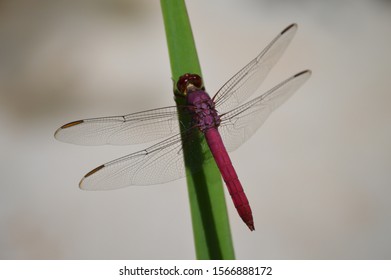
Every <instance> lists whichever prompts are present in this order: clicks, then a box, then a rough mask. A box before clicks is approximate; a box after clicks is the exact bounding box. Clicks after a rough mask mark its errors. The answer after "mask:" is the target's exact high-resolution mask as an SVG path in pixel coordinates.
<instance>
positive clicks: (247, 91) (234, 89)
mask: <svg viewBox="0 0 391 280" xmlns="http://www.w3.org/2000/svg"><path fill="white" fill-rule="evenodd" d="M296 30H297V25H296V24H292V25H290V26H288V27H287V28H285V29H284V30H283V31H282V32H281V33H280V34H279V35H278V36H277V37H276V38H274V40H273V41H271V42H270V44H269V45H268V46H267V47H266V48H265V49H264V50H263V51H262V52H261V53H260V54H259V55H258V56H257V57H256V58H254V59H253V60H251V61H250V62H249V63H248V64H247V65H246V66H245V67H243V68H242V69H241V70H240V71H239V72H238V73H236V74H235V75H234V76H233V77H232V78H231V79H230V80H228V81H227V82H226V83H225V84H224V85H223V86H222V87H221V88H220V90H219V91H218V92H217V93H216V95H215V96H214V97H213V100H214V101H215V103H216V109H217V111H219V112H220V113H225V112H228V111H229V110H232V109H233V108H235V107H237V106H238V105H240V104H241V103H242V102H243V101H245V100H246V99H247V98H249V97H250V96H251V95H252V94H253V93H254V92H255V90H256V89H257V88H258V87H259V86H260V85H261V84H262V82H263V81H264V80H265V78H266V76H267V74H268V73H269V72H270V70H271V69H272V68H273V66H274V65H275V64H276V62H277V61H278V60H279V58H280V57H281V55H282V54H283V53H284V51H285V49H286V48H287V46H288V45H289V43H290V42H291V41H292V39H293V36H294V35H295V33H296Z"/></svg>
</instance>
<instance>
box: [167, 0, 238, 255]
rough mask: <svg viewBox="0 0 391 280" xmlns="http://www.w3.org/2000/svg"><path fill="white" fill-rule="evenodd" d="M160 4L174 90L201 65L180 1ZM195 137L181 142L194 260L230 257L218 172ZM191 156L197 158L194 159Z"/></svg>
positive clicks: (180, 101) (181, 101)
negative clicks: (180, 81) (179, 79)
mask: <svg viewBox="0 0 391 280" xmlns="http://www.w3.org/2000/svg"><path fill="white" fill-rule="evenodd" d="M161 7H162V12H163V19H164V25H165V30H166V37H167V44H168V50H169V55H170V63H171V72H172V79H173V81H174V91H175V85H176V82H177V80H178V78H179V77H180V76H181V75H183V74H185V73H195V74H198V75H200V76H202V75H201V68H200V64H199V62H198V56H197V51H196V47H195V43H194V39H193V34H192V31H191V26H190V21H189V18H188V15H187V10H186V5H185V3H184V1H183V0H161ZM176 102H177V104H178V105H183V104H184V102H185V100H184V98H183V97H177V98H176ZM179 112H181V111H180V110H179ZM179 120H180V122H181V123H182V124H190V120H189V116H187V115H185V114H179ZM184 129H186V127H182V126H181V130H182V131H183V130H184ZM196 138H198V139H196V141H192V143H191V145H184V156H185V165H186V176H187V186H188V192H189V200H190V208H191V217H192V224H193V233H194V243H195V249H196V255H197V259H234V258H235V254H234V249H233V244H232V238H231V232H230V226H229V220H228V215H227V208H226V203H225V197H224V190H223V184H222V181H221V176H220V172H219V170H218V168H217V166H216V164H215V162H214V160H205V159H206V158H211V155H210V151H209V148H208V147H207V145H206V143H205V139H204V137H203V135H202V134H201V133H198V137H196ZM190 149H191V151H190ZM191 155H192V156H191ZM194 155H199V157H197V158H196V159H195V157H194ZM195 170H196V171H195Z"/></svg>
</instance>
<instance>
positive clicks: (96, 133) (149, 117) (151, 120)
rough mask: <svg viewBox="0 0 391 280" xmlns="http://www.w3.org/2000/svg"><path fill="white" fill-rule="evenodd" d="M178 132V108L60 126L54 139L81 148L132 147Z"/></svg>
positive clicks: (166, 108) (94, 119)
mask: <svg viewBox="0 0 391 280" xmlns="http://www.w3.org/2000/svg"><path fill="white" fill-rule="evenodd" d="M177 133H179V125H178V117H177V109H176V107H175V106H171V107H164V108H159V109H154V110H148V111H143V112H138V113H134V114H129V115H126V116H115V117H105V118H93V119H85V120H80V121H76V122H71V123H68V124H66V125H63V126H62V127H60V128H59V129H58V130H57V131H56V133H55V134H54V137H55V138H56V139H58V140H60V141H63V142H67V143H72V144H78V145H105V144H112V145H129V144H138V143H144V142H150V141H153V140H157V139H160V138H163V137H168V136H171V135H175V134H177Z"/></svg>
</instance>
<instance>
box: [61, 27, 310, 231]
mask: <svg viewBox="0 0 391 280" xmlns="http://www.w3.org/2000/svg"><path fill="white" fill-rule="evenodd" d="M296 31H297V25H296V24H291V25H289V26H288V27H286V28H285V29H284V30H283V31H281V32H280V33H279V34H278V35H277V36H276V37H275V38H274V39H273V40H272V41H271V42H270V43H269V44H268V45H267V46H266V48H265V49H264V50H263V51H262V52H261V53H260V54H258V55H257V56H256V57H255V58H254V59H253V60H251V61H250V62H249V63H248V64H247V65H246V66H244V67H243V68H242V69H241V70H240V71H239V72H237V73H236V74H235V75H234V76H233V77H232V78H231V79H229V80H228V81H227V82H226V83H225V84H224V85H223V86H222V87H221V88H220V89H219V90H218V91H217V93H216V94H215V95H214V96H213V98H211V97H210V96H209V95H208V93H207V92H206V91H205V89H204V86H203V81H202V78H201V77H200V76H199V75H196V74H191V73H186V74H184V75H182V76H181V77H180V78H179V79H178V82H177V84H176V90H177V91H178V92H179V95H180V96H181V97H182V98H185V101H186V102H185V103H184V105H182V106H181V105H178V106H169V107H163V108H157V109H152V110H147V111H142V112H137V113H132V114H128V115H124V116H112V117H103V118H91V119H84V120H78V121H73V122H70V123H67V124H65V125H63V126H61V127H60V128H59V129H58V130H57V131H56V132H55V135H54V136H55V138H56V139H58V140H60V141H63V142H67V143H73V144H77V145H105V144H111V145H130V144H139V143H145V142H150V141H158V140H159V139H160V140H161V139H164V140H161V141H160V142H157V143H156V144H154V145H152V146H150V147H148V148H146V149H143V150H141V151H138V152H135V153H131V154H129V155H126V156H123V157H121V158H118V159H116V160H113V161H110V162H108V163H105V164H102V165H100V166H98V167H96V168H95V169H93V170H91V171H90V172H88V173H87V174H86V175H85V176H84V177H83V178H82V180H81V181H80V184H79V187H80V188H81V189H83V190H112V189H118V188H122V187H126V186H131V185H153V184H160V183H166V182H169V181H172V180H176V179H179V178H182V177H184V176H185V164H184V163H185V162H184V156H183V150H184V147H183V145H192V143H193V141H192V137H195V136H194V135H197V133H198V135H201V137H202V138H204V139H205V142H206V143H207V145H208V147H209V149H210V152H211V153H207V154H209V157H213V159H214V160H215V162H216V165H217V166H218V168H219V170H220V173H221V175H222V177H223V180H224V182H225V184H226V186H227V188H228V191H229V193H230V196H231V198H232V201H233V204H234V206H235V208H236V209H237V212H238V214H239V216H240V217H241V219H242V220H243V221H244V223H245V224H246V225H247V226H248V228H249V229H250V230H251V231H253V230H254V229H255V226H254V220H253V215H252V210H251V207H250V204H249V201H248V199H247V197H246V194H245V192H244V190H243V187H242V185H241V182H240V180H239V178H238V175H237V173H236V171H235V169H234V167H233V165H232V162H231V160H230V157H229V155H228V151H229V152H231V151H234V150H235V149H237V148H238V147H239V146H240V145H241V144H243V143H244V142H246V140H248V139H249V138H250V137H251V136H252V135H253V134H254V133H255V132H256V130H257V129H258V128H259V127H260V126H261V125H262V124H263V123H264V122H265V120H266V119H267V117H268V116H269V115H270V113H271V112H272V111H274V110H275V109H276V108H277V107H279V106H280V105H281V104H283V103H284V102H285V101H286V100H287V99H288V98H289V97H291V96H292V95H293V93H295V92H296V90H297V89H298V88H299V87H300V86H302V85H303V84H304V83H305V82H306V81H307V80H308V79H309V77H310V75H311V71H310V70H304V71H301V72H299V73H297V74H295V75H293V76H291V77H290V78H288V79H286V80H284V81H283V82H281V83H279V84H277V85H276V86H275V87H273V88H271V89H270V90H268V91H266V92H265V93H263V94H261V95H260V96H258V97H256V98H254V99H252V100H250V101H247V99H249V97H250V96H251V95H252V94H253V93H254V92H255V91H256V90H257V89H258V88H259V86H260V85H261V84H262V82H263V81H264V80H265V78H266V76H267V75H268V73H269V72H270V70H271V69H272V68H273V66H274V65H275V64H276V63H277V61H278V60H279V59H280V57H281V56H282V54H283V53H284V51H285V50H286V48H287V46H288V45H289V43H290V42H291V41H292V39H293V37H294V35H295V33H296ZM178 110H181V111H182V113H183V112H185V114H188V116H189V119H190V121H189V122H190V123H189V124H188V126H187V128H186V129H182V131H181V129H180V125H182V124H181V123H180V122H179V121H178ZM210 155H211V156H210ZM191 156H192V157H197V156H199V155H196V154H195V155H191ZM206 157H207V155H206ZM206 159H207V158H206ZM196 171H197V170H196Z"/></svg>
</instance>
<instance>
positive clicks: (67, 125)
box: [60, 120, 84, 129]
mask: <svg viewBox="0 0 391 280" xmlns="http://www.w3.org/2000/svg"><path fill="white" fill-rule="evenodd" d="M83 122H84V121H83V120H80V121H74V122H70V123H67V124H64V125H63V126H62V127H60V129H65V128H68V127H72V126H75V125H79V124H81V123H83Z"/></svg>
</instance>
